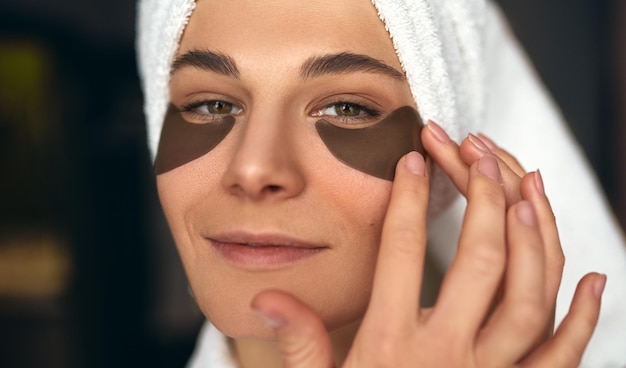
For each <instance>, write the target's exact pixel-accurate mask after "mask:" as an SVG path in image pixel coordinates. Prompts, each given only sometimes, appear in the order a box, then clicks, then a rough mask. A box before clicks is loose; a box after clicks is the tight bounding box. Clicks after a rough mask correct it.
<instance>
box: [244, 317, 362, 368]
mask: <svg viewBox="0 0 626 368" xmlns="http://www.w3.org/2000/svg"><path fill="white" fill-rule="evenodd" d="M359 323H360V322H354V323H352V324H349V325H347V326H345V327H342V328H340V329H338V330H335V331H333V332H331V333H330V342H331V346H332V349H333V357H334V360H335V364H336V366H338V367H339V366H341V365H342V363H343V362H344V360H345V359H346V356H347V355H348V351H349V350H350V347H351V346H352V341H353V340H354V337H355V336H356V332H357V330H358V328H359ZM233 347H234V349H233V353H234V355H235V357H236V359H237V362H239V367H240V368H260V367H263V368H267V367H276V368H278V367H282V366H283V364H282V355H281V354H280V351H279V349H278V345H277V343H276V342H275V341H266V340H255V339H237V340H233Z"/></svg>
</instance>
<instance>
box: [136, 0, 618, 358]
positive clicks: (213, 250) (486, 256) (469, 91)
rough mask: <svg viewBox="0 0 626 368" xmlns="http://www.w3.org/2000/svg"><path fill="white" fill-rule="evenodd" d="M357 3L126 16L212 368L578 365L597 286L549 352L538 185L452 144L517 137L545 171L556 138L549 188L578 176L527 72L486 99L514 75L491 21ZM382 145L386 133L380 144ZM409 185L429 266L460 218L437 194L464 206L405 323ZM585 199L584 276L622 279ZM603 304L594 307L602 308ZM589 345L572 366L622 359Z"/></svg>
mask: <svg viewBox="0 0 626 368" xmlns="http://www.w3.org/2000/svg"><path fill="white" fill-rule="evenodd" d="M374 5H375V6H373V5H372V4H371V3H369V2H367V1H364V0H347V1H341V2H337V1H330V0H320V1H315V2H307V3H306V5H305V4H303V3H295V2H290V1H279V0H276V1H267V2H246V1H230V2H218V1H213V0H202V1H199V2H197V4H194V3H193V2H190V1H181V2H174V1H171V2H160V3H159V2H156V1H155V2H147V1H146V2H143V3H142V6H141V12H142V13H141V18H140V32H141V33H140V42H139V48H140V59H141V65H142V73H143V80H144V88H145V90H146V112H147V115H148V121H149V125H150V127H151V129H152V130H151V137H152V138H151V141H152V143H151V144H152V148H153V152H155V153H156V159H155V168H156V171H157V174H158V176H157V183H158V188H159V196H160V199H161V202H162V204H163V208H164V210H165V213H166V216H167V218H168V222H169V225H170V227H171V230H172V233H173V235H174V238H175V240H176V244H177V247H178V250H179V253H180V255H181V258H182V260H183V264H184V266H185V269H186V272H187V275H188V278H189V282H190V284H191V286H192V289H193V290H194V295H195V297H196V300H197V302H198V304H199V306H200V308H201V309H202V311H203V312H204V314H205V315H206V316H207V318H208V320H209V321H211V323H212V324H213V325H215V327H217V329H219V330H220V331H221V332H222V333H224V334H225V335H226V336H229V337H230V339H231V340H230V341H231V342H232V349H231V350H232V351H231V352H230V353H229V354H228V355H230V356H231V357H232V358H233V361H231V362H224V361H222V363H221V364H231V365H233V364H239V365H241V366H244V367H248V366H250V367H253V366H263V367H267V366H272V362H276V364H279V362H280V360H284V361H285V362H286V364H287V366H292V367H296V366H330V365H332V364H343V363H345V364H346V365H352V366H359V367H363V366H367V364H373V365H376V363H378V362H377V359H381V360H382V361H384V362H385V363H387V364H390V365H392V366H398V365H401V363H402V362H403V360H402V359H406V361H405V362H410V363H416V362H421V363H422V365H423V366H463V367H465V366H494V365H497V366H511V365H514V364H522V365H533V364H535V365H536V364H540V365H546V366H555V367H559V366H562V367H570V366H576V365H577V364H578V361H579V360H580V359H581V356H582V354H583V351H584V348H585V346H586V344H587V342H588V340H589V338H590V336H591V333H592V331H593V327H594V325H595V320H596V318H597V315H598V310H599V302H600V295H601V294H602V290H603V288H604V282H605V280H606V279H605V278H604V277H603V276H602V275H599V274H590V275H588V276H586V277H585V278H584V279H583V280H582V281H581V283H580V287H579V288H578V291H577V292H576V296H575V297H574V301H573V302H572V307H573V308H572V311H571V313H569V314H567V317H565V319H564V322H563V323H562V324H561V328H560V329H559V330H557V333H556V334H555V335H554V336H553V337H550V336H549V334H548V333H546V331H548V330H550V316H551V313H552V310H553V308H554V302H555V299H556V293H557V289H558V287H559V282H560V277H561V267H562V256H561V254H560V244H559V241H558V236H557V235H556V227H555V223H554V221H553V218H552V215H551V210H550V205H549V204H548V201H547V198H546V197H545V195H544V194H543V184H542V180H541V175H540V174H538V173H537V172H535V173H530V174H524V172H523V170H522V168H521V166H520V165H519V164H517V162H516V161H515V160H514V159H513V158H512V157H511V156H510V155H508V154H507V153H506V152H504V151H502V150H501V149H499V148H498V147H497V146H496V145H495V144H493V143H492V142H491V141H490V140H489V139H488V138H486V137H484V136H483V137H482V139H481V138H479V137H476V136H469V137H468V138H467V139H466V140H464V141H463V142H462V143H461V145H460V148H459V147H458V146H457V145H456V144H455V143H454V140H458V137H459V136H460V134H465V133H466V132H467V130H468V127H472V129H476V128H478V127H484V128H485V129H487V128H488V129H490V132H493V134H494V136H496V137H498V138H504V139H503V140H502V141H504V142H506V143H507V144H508V143H510V142H508V140H507V139H506V138H507V135H509V134H510V135H513V136H516V137H518V138H521V141H522V142H524V143H523V144H528V142H536V143H537V147H536V150H537V152H532V151H531V152H530V153H529V154H528V155H525V158H527V159H528V161H529V162H531V163H534V162H541V163H542V164H546V165H543V166H542V167H545V166H548V167H549V168H550V169H552V168H553V167H558V166H564V165H563V163H562V162H559V163H558V164H557V165H550V162H549V161H545V160H542V161H539V160H536V161H533V158H537V157H542V158H543V157H544V156H546V154H545V150H544V149H542V147H550V146H549V145H548V144H547V143H550V144H552V146H553V147H551V149H552V150H554V149H555V147H554V145H556V144H557V143H558V144H563V147H564V148H563V149H561V148H559V149H558V150H556V151H559V152H561V153H563V152H564V153H565V154H566V155H569V156H570V157H571V158H572V160H573V163H572V164H571V165H568V167H558V170H556V171H557V172H558V173H559V175H560V173H563V172H566V173H568V174H572V173H573V174H576V175H578V176H588V172H586V171H585V169H584V168H581V166H580V164H579V162H580V157H579V155H578V153H577V152H576V151H575V150H574V149H572V148H571V145H569V144H567V143H560V142H559V139H561V138H562V136H563V132H562V131H561V129H562V128H561V127H560V126H559V125H558V123H557V121H558V118H557V117H555V115H554V111H553V110H552V108H551V106H550V105H549V104H548V103H546V102H545V101H546V100H545V97H544V96H543V95H542V94H541V91H539V90H538V89H537V87H536V85H535V84H534V81H533V79H532V78H528V79H525V78H522V79H520V80H519V81H518V82H519V84H520V85H518V86H517V88H515V89H513V88H510V86H504V85H503V84H504V83H506V81H504V80H503V79H502V78H501V76H502V75H503V74H505V75H506V74H507V73H508V72H511V73H520V71H521V73H522V77H527V76H528V75H527V73H528V71H527V69H526V66H525V64H523V62H522V61H521V58H520V57H519V55H518V54H517V51H516V49H515V48H514V46H512V45H511V43H510V41H509V40H508V39H507V38H506V37H507V36H506V35H505V34H503V33H502V25H501V23H500V22H499V18H498V16H497V13H496V12H495V11H494V9H493V8H491V7H490V6H489V5H487V4H483V3H482V2H480V1H453V0H449V1H437V2H436V1H433V2H430V1H417V2H412V3H406V4H405V3H403V2H401V1H389V2H384V1H380V2H378V1H377V2H374ZM381 19H382V22H381ZM383 22H384V23H383ZM386 29H389V33H388V32H387V30H386ZM183 30H184V32H183ZM181 35H182V36H181ZM390 35H391V36H392V37H391V38H390V37H389V36H390ZM392 39H393V42H392ZM394 42H395V43H394ZM501 45H504V47H503V48H502V47H500V46H501ZM514 75H516V76H518V75H517V74H514ZM528 91H531V92H532V94H531V95H530V97H529V96H528V95H527V94H526V93H528ZM501 92H502V93H501ZM521 96H523V99H524V100H525V101H522V103H520V101H519V100H521V98H520V97H521ZM499 99H502V100H501V101H500V100H499ZM168 102H170V103H171V106H170V109H169V111H168V112H167V113H166V110H167V106H168ZM417 111H419V115H418V114H417ZM521 113H526V114H527V116H528V115H532V116H535V114H537V113H539V116H541V117H542V118H544V119H545V120H544V121H542V122H541V123H543V124H545V125H542V124H539V125H537V124H536V123H534V122H532V121H526V120H527V119H524V120H523V122H524V123H525V124H526V125H527V127H522V126H521V124H518V122H519V121H520V118H519V116H520V115H521ZM420 116H421V118H422V119H423V120H424V121H425V122H426V121H428V120H434V121H437V122H439V123H440V125H441V127H440V126H439V125H437V124H435V123H432V122H429V123H428V124H427V125H426V127H427V128H425V129H423V130H422V131H421V134H420V135H419V136H420V137H421V143H422V145H423V147H424V148H425V150H426V152H427V153H428V155H429V157H431V158H432V160H433V161H434V162H435V163H436V164H437V166H435V167H434V168H433V170H432V174H429V173H428V172H429V170H428V169H427V164H425V162H424V159H423V156H422V155H420V154H418V153H414V152H411V153H408V152H409V151H410V150H413V149H415V150H420V148H421V147H420V145H419V144H417V142H415V139H414V138H416V137H417V135H418V133H417V131H419V129H420ZM496 122H501V123H500V124H496ZM545 122H548V123H545ZM162 125H163V129H162V132H161V126H162ZM381 127H384V130H381V129H382V128H381ZM442 127H443V129H442ZM538 128H540V129H541V130H539V129H538ZM381 132H385V133H381ZM389 132H391V133H389ZM406 132H408V134H406ZM446 132H449V134H450V136H451V137H452V139H450V138H449V137H448V134H447V133H446ZM392 133H393V134H397V135H398V137H399V138H398V139H396V140H393V141H392V142H386V141H385V138H386V137H388V134H392ZM525 134H526V135H527V136H526V137H525V136H524V135H525ZM159 136H160V142H159V138H158V137H159ZM357 137H361V138H357ZM363 137H364V138H363ZM402 137H408V138H406V139H403V138H402ZM524 138H526V139H524ZM530 138H532V139H530ZM157 142H159V146H158V150H157V149H156V143H157ZM364 142H365V143H364ZM368 142H369V143H368ZM542 142H546V143H542ZM396 146H400V148H399V149H398V147H396ZM407 147H408V148H407ZM346 148H347V149H346ZM157 151H158V152H157ZM513 151H516V150H515V147H513ZM520 151H524V150H520ZM372 152H374V154H372ZM351 153H355V154H351ZM422 153H423V151H422ZM405 154H406V155H405ZM400 156H402V158H400ZM528 157H530V158H528ZM396 162H398V164H397V167H395V163H396ZM394 169H395V172H394ZM545 172H546V173H547V172H548V170H545ZM444 173H445V174H444ZM394 175H395V177H394ZM446 175H447V176H449V177H450V179H451V180H449V181H448V180H446V179H445V176H446ZM580 181H581V182H580V183H577V185H578V186H579V187H580V188H582V190H587V189H588V188H589V187H593V184H591V183H590V181H589V179H588V178H585V177H582V178H580ZM429 182H430V188H431V189H430V190H431V192H432V195H431V196H430V220H429V221H430V222H431V224H430V225H429V232H430V234H431V235H430V236H431V246H432V248H433V249H432V250H433V253H434V258H436V259H438V260H439V261H440V263H442V264H445V263H448V262H450V259H451V258H452V257H451V256H450V254H453V253H454V249H453V250H452V252H450V251H449V250H450V244H456V243H457V242H456V239H454V240H452V241H451V240H450V239H449V238H450V235H452V236H455V235H456V234H454V233H455V231H450V230H449V229H450V228H451V227H452V226H453V225H454V224H455V223H458V222H457V218H458V217H455V216H457V215H458V214H459V213H460V212H461V211H458V206H459V203H461V202H459V201H456V202H455V203H454V204H453V205H452V206H450V202H451V201H452V200H453V196H452V195H451V193H452V191H451V190H450V188H451V185H450V183H452V184H454V185H455V186H456V187H457V188H459V190H460V191H461V193H462V194H463V195H464V196H466V197H467V199H468V209H467V215H466V217H465V222H464V224H463V227H462V233H461V235H460V238H459V241H458V245H459V249H458V252H457V254H458V255H457V256H456V258H455V259H454V261H452V262H451V265H450V268H449V271H448V273H447V275H446V277H445V279H444V281H443V284H442V286H441V292H440V294H439V297H438V299H437V303H436V304H435V306H434V307H433V308H432V309H423V310H419V294H420V289H421V284H422V282H421V277H422V276H421V275H422V273H423V272H422V266H421V263H422V262H423V258H424V255H423V253H424V250H425V244H426V208H427V203H428V191H429V189H428V188H429ZM577 200H579V199H578V198H577ZM596 200H597V197H596V198H591V199H590V201H589V202H591V204H589V203H581V207H583V206H584V208H593V209H594V211H590V212H594V213H595V214H594V215H592V216H600V217H596V220H595V221H594V223H590V224H589V226H588V227H587V228H586V229H585V231H587V232H591V233H592V234H594V235H592V237H591V239H594V237H595V236H597V234H598V233H602V234H603V235H604V241H606V244H603V245H602V248H596V249H594V251H595V253H597V254H602V257H601V259H600V261H601V262H602V263H598V264H593V265H594V266H596V265H597V266H602V267H598V269H602V271H603V272H604V271H605V270H606V272H607V273H611V274H610V275H609V276H610V277H613V275H617V276H618V277H623V271H619V269H620V268H619V266H620V265H623V264H624V263H625V262H624V253H623V249H620V248H619V246H620V244H621V242H622V239H621V238H620V236H621V235H620V234H619V232H618V231H617V230H616V229H615V228H614V224H612V223H611V222H610V221H609V220H608V217H607V216H606V214H605V211H606V210H605V209H604V208H602V207H600V206H599V205H598V204H597V203H594V202H595V201H596ZM556 202H557V203H556V204H557V205H558V204H560V203H561V202H559V201H558V200H557V201H556ZM589 206H590V207H589ZM446 208H448V210H447V211H446V212H442V211H444V209H446ZM582 217H583V214H577V215H576V216H574V218H573V219H572V220H571V221H569V219H568V221H566V222H565V225H564V226H561V227H560V228H561V231H562V230H563V227H565V228H566V230H567V232H568V233H569V236H566V237H565V239H566V240H567V241H568V240H569V239H570V237H571V236H572V235H574V236H575V238H579V235H578V234H577V233H576V232H575V231H570V229H569V228H568V227H569V226H571V225H570V224H576V223H577V221H578V220H580V218H582ZM583 220H584V218H583ZM459 228H461V227H460V226H459ZM441 229H445V230H444V231H442V230H441ZM457 233H458V232H457ZM577 240H578V241H580V239H577ZM604 241H603V242H604ZM443 244H447V246H444V245H443ZM564 244H565V245H567V244H568V243H564ZM575 244H579V245H582V244H581V243H579V242H576V243H575ZM379 247H380V249H379ZM570 247H571V246H570ZM570 249H574V252H576V250H577V249H580V248H579V247H578V246H577V247H575V248H570ZM603 249H604V250H603ZM607 249H608V251H607ZM446 250H447V252H446ZM567 250H568V248H566V251H567ZM446 254H447V255H446ZM608 254H612V255H613V257H612V258H610V259H608V258H609V257H608V256H607V255H608ZM580 263H581V264H583V265H584V266H583V267H582V268H583V269H585V270H587V268H588V267H589V264H584V263H582V262H580ZM606 264H608V265H609V267H606ZM574 270H575V271H576V272H573V275H570V274H568V272H571V271H568V269H567V268H566V269H565V273H564V275H565V277H564V285H563V286H564V288H563V289H562V290H566V292H563V291H561V296H560V297H561V298H562V299H564V300H563V302H560V303H558V304H557V308H558V310H557V318H558V319H559V320H560V319H562V318H563V316H565V315H566V313H567V312H566V311H567V308H568V307H569V305H570V302H569V299H570V298H571V295H572V294H573V287H572V285H571V283H572V280H575V281H574V283H575V282H576V281H577V280H578V278H579V277H580V276H581V274H580V272H579V271H580V270H576V269H574ZM424 283H425V284H432V283H433V280H430V279H425V280H424ZM272 289H273V290H276V291H272ZM268 290H269V291H268ZM615 294H617V293H615ZM622 298H623V296H622ZM605 301H606V297H605ZM618 304H619V300H618V299H617V298H616V299H613V300H611V303H610V305H609V307H610V308H609V313H612V312H613V310H616V309H617V306H618ZM418 310H419V312H417V313H416V311H418ZM530 312H532V313H530ZM529 313H530V314H529ZM610 317H611V318H619V317H616V316H614V315H611V316H610ZM622 318H623V317H622ZM483 322H484V323H483ZM511 326H515V328H512V327H511ZM326 331H330V334H328V333H327V332H326ZM607 331H609V332H608V333H607V336H610V333H611V331H610V328H608V329H607ZM599 332H602V331H601V330H600V331H599ZM275 338H276V339H277V340H276V342H272V340H273V339H275ZM224 341H226V338H225V337H223V336H222V335H221V334H220V333H218V332H217V331H216V330H215V329H214V328H213V327H212V326H208V327H207V328H206V331H205V337H204V338H203V340H202V342H201V343H200V345H199V350H198V352H197V353H196V358H195V360H194V363H193V364H195V365H198V366H200V365H202V364H205V365H206V364H216V363H215V361H211V359H214V358H212V357H211V355H212V354H220V352H219V351H218V350H219V346H223V344H224ZM601 343H602V344H603V346H606V347H607V349H608V350H609V351H615V352H616V353H614V354H612V355H611V354H609V355H608V356H607V354H601V353H600V354H597V355H593V346H594V345H593V344H594V342H593V341H592V345H591V348H590V350H589V351H590V353H587V354H586V356H585V364H590V366H598V365H597V364H598V363H602V364H604V363H607V362H608V363H614V362H618V363H619V362H621V363H623V360H624V357H623V356H619V354H620V353H619V352H617V351H618V348H613V347H612V346H618V345H616V343H615V342H613V343H612V345H611V343H610V342H609V341H608V339H603V340H602V342H601ZM217 359H218V360H220V359H221V360H228V359H229V357H228V356H227V357H223V356H222V357H218V358H217ZM619 359H622V360H621V361H620V360H619ZM210 366H215V365H210Z"/></svg>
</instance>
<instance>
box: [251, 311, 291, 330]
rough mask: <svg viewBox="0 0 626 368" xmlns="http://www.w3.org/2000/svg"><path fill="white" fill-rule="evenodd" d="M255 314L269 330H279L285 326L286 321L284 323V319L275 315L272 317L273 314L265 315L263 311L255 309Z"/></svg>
mask: <svg viewBox="0 0 626 368" xmlns="http://www.w3.org/2000/svg"><path fill="white" fill-rule="evenodd" d="M255 312H256V313H257V314H258V315H259V317H261V319H262V320H263V321H264V322H265V323H266V324H267V325H268V326H270V327H271V328H273V329H275V330H276V329H279V328H282V327H285V326H286V325H287V321H285V319H284V318H282V317H280V316H277V315H273V314H268V313H265V312H263V311H260V310H258V309H255Z"/></svg>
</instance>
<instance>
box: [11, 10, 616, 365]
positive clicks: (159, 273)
mask: <svg viewBox="0 0 626 368" xmlns="http://www.w3.org/2000/svg"><path fill="white" fill-rule="evenodd" d="M500 2H501V3H502V6H503V8H504V9H505V11H506V12H507V14H508V15H509V16H510V18H511V22H512V25H513V28H514V30H515V32H516V33H517V34H518V36H519V37H520V38H521V40H522V42H523V43H524V45H525V46H526V48H527V50H528V52H529V53H530V55H531V57H532V58H533V60H534V62H535V63H536V65H537V67H538V69H539V72H540V75H541V77H542V78H543V80H544V81H545V83H546V84H547V85H548V87H549V89H550V90H551V91H552V93H553V94H554V96H555V99H556V100H557V103H558V104H559V105H560V106H561V107H562V108H563V111H564V114H565V116H566V118H567V119H568V121H569V122H571V125H572V129H573V131H574V133H575V134H576V136H577V138H578V139H579V141H580V142H581V144H582V146H583V148H584V149H585V152H586V153H587V155H588V157H589V159H590V161H591V163H592V164H593V167H594V168H595V170H596V171H597V173H598V175H599V178H600V180H601V183H602V185H603V186H604V188H605V189H606V191H607V194H608V196H609V199H610V201H611V203H612V205H613V206H614V209H615V210H616V211H617V212H618V214H620V215H621V216H620V218H621V222H622V224H625V223H626V193H625V191H624V189H622V188H624V186H625V185H626V177H625V175H626V168H625V167H624V165H625V163H624V162H625V161H624V159H625V158H626V149H625V148H624V147H625V146H624V145H623V144H622V142H621V141H622V140H623V139H624V138H626V129H625V126H626V109H625V108H624V104H623V103H622V101H626V67H624V65H625V61H626V55H625V53H626V51H625V50H626V47H625V46H626V26H625V25H626V5H625V3H624V2H623V1H619V0H615V1H609V0H550V1H546V0H501V1H500ZM134 17H135V3H134V2H133V1H130V0H97V1H96V0H92V1H85V0H63V1H43V0H19V1H18V0H4V1H3V2H2V3H0V165H1V166H0V167H1V171H0V172H1V174H0V367H137V366H151V367H180V366H183V365H184V363H185V362H186V360H187V358H188V356H189V354H190V352H191V349H192V348H193V343H194V339H195V336H196V333H197V330H198V328H199V326H200V323H201V321H202V317H201V315H200V313H199V312H198V310H197V308H196V307H195V305H194V303H193V300H192V299H191V297H190V296H189V294H188V293H187V290H186V282H185V279H184V274H183V272H182V269H181V266H180V264H179V260H178V256H177V255H176V252H175V249H174V246H173V244H172V241H171V239H170V237H169V234H168V231H167V227H166V224H165V221H164V219H163V216H162V214H161V212H160V211H161V210H160V207H159V205H158V203H157V199H156V191H155V186H154V178H153V176H152V173H151V168H150V160H149V155H148V150H147V147H146V143H145V128H144V117H143V114H142V96H141V91H140V86H139V81H138V79H137V72H136V66H135V53H134Z"/></svg>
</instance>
